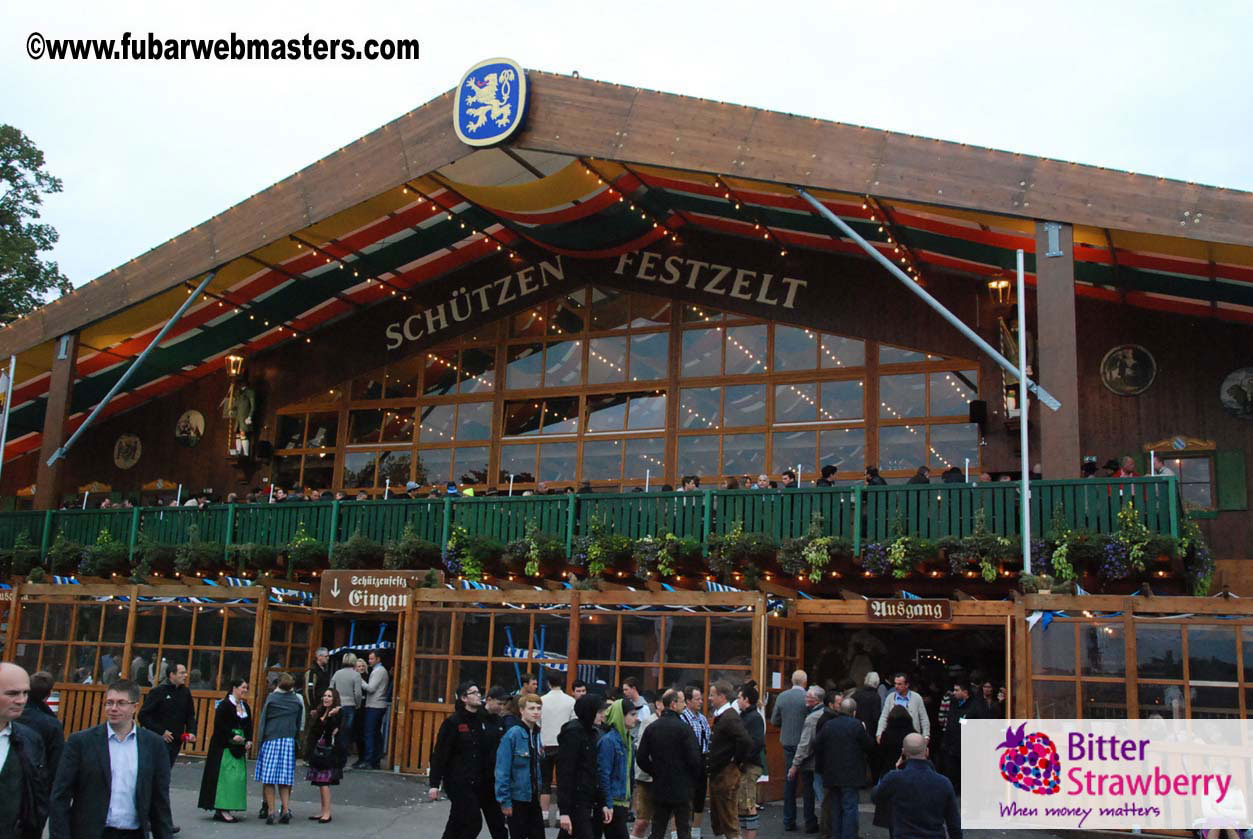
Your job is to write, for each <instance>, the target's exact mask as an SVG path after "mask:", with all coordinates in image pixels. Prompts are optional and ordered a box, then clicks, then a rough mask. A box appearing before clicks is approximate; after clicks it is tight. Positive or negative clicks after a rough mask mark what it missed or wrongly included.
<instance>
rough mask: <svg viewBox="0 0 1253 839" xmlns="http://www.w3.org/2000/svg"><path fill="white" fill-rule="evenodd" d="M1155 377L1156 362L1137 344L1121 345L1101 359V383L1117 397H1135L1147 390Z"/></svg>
mask: <svg viewBox="0 0 1253 839" xmlns="http://www.w3.org/2000/svg"><path fill="white" fill-rule="evenodd" d="M1156 377H1157V361H1155V360H1154V358H1153V354H1152V353H1150V352H1149V351H1148V350H1146V349H1145V348H1144V347H1142V346H1140V345H1139V344H1122V345H1121V346H1117V347H1114V348H1113V349H1112V350H1110V351H1109V352H1107V353H1105V357H1104V358H1103V359H1101V382H1102V383H1103V384H1104V385H1105V386H1106V387H1107V388H1109V389H1110V390H1111V391H1113V392H1114V393H1116V394H1118V395H1119V396H1135V395H1136V394H1139V393H1144V391H1146V390H1148V389H1149V385H1151V384H1153V379H1155V378H1156Z"/></svg>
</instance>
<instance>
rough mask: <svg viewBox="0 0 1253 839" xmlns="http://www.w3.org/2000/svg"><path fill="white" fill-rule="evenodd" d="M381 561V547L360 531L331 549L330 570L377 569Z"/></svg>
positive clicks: (356, 531) (354, 532)
mask: <svg viewBox="0 0 1253 839" xmlns="http://www.w3.org/2000/svg"><path fill="white" fill-rule="evenodd" d="M382 561H383V546H382V545H380V544H379V543H378V542H375V541H374V540H373V539H370V538H369V537H367V536H365V535H363V534H362V533H361V531H360V530H354V531H353V533H352V535H351V536H349V537H348V538H347V539H345V540H344V541H343V542H339V543H337V544H336V545H335V547H334V548H332V549H331V567H332V568H377V567H378V566H379V564H380V563H381V562H382Z"/></svg>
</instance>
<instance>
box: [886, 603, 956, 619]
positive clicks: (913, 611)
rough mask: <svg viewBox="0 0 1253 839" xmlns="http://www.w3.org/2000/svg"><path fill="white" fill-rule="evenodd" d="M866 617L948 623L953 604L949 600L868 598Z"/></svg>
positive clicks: (951, 615) (951, 617)
mask: <svg viewBox="0 0 1253 839" xmlns="http://www.w3.org/2000/svg"><path fill="white" fill-rule="evenodd" d="M866 618H867V619H868V620H872V621H904V622H906V623H934V622H939V623H947V622H948V621H951V620H952V619H953V606H952V604H951V603H949V602H948V601H947V600H922V599H918V600H895V599H893V600H867V601H866Z"/></svg>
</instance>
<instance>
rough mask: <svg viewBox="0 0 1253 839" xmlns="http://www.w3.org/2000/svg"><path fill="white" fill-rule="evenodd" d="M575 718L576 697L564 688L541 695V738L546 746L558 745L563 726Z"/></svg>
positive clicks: (541, 741)
mask: <svg viewBox="0 0 1253 839" xmlns="http://www.w3.org/2000/svg"><path fill="white" fill-rule="evenodd" d="M572 719H574V697H573V696H570V695H569V694H567V693H566V692H565V691H564V690H550V691H548V693H546V694H544V695H543V696H542V697H540V717H539V739H540V743H541V744H543V745H544V746H545V747H548V746H552V747H556V745H557V735H558V734H560V733H561V727H562V726H563V725H565V724H566V723H568V722H569V721H570V720H572Z"/></svg>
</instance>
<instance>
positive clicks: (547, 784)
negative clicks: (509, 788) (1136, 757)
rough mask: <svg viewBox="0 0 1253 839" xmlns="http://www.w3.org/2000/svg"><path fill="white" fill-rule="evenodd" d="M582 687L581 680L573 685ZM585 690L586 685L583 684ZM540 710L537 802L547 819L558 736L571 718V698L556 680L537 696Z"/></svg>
mask: <svg viewBox="0 0 1253 839" xmlns="http://www.w3.org/2000/svg"><path fill="white" fill-rule="evenodd" d="M575 684H576V685H581V684H582V680H580V681H578V682H576V683H575ZM584 688H585V689H586V686H585V685H584ZM540 700H541V703H542V710H541V711H540V724H539V739H540V745H542V746H543V747H544V756H543V759H542V760H541V761H540V782H541V784H542V786H543V788H542V789H541V791H540V797H539V803H540V812H542V813H543V814H544V820H545V822H547V821H548V820H549V816H550V814H549V812H548V809H549V808H550V807H551V806H552V798H553V796H552V788H553V784H554V783H556V773H557V735H558V734H560V733H561V727H562V726H563V725H565V724H566V723H568V722H569V721H570V720H572V719H574V697H573V696H568V695H567V694H566V692H565V689H564V688H563V687H562V684H561V682H559V681H557V680H556V679H553V680H551V681H550V682H549V683H548V693H546V694H544V695H543V696H542V697H540Z"/></svg>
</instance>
